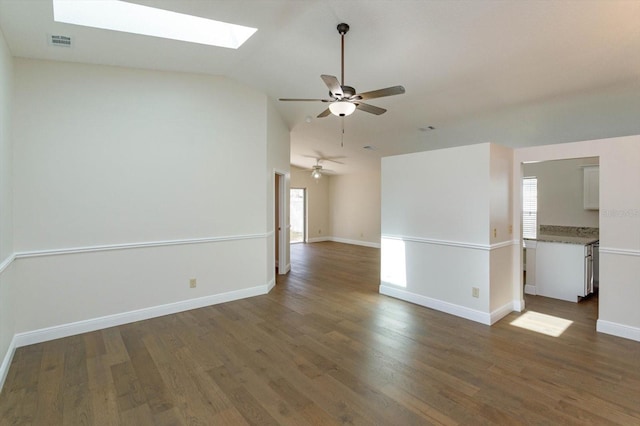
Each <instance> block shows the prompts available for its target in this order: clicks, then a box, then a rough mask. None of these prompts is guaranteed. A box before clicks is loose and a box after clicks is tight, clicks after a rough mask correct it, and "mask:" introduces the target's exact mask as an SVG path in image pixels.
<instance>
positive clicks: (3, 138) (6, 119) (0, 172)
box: [0, 32, 13, 263]
mask: <svg viewBox="0 0 640 426" xmlns="http://www.w3.org/2000/svg"><path fill="white" fill-rule="evenodd" d="M12 93H13V60H12V58H11V53H10V52H9V48H8V47H7V45H6V43H5V41H4V36H3V35H2V32H0V263H2V262H3V261H5V260H6V259H7V258H9V257H10V256H11V254H12V253H13V209H12V205H13V195H12V169H13V167H12V164H11V160H12V158H13V152H12V146H11V105H12Z"/></svg>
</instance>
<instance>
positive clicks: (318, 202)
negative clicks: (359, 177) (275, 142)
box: [291, 166, 334, 243]
mask: <svg viewBox="0 0 640 426" xmlns="http://www.w3.org/2000/svg"><path fill="white" fill-rule="evenodd" d="M332 179H334V176H326V175H325V176H323V177H322V178H320V179H314V178H312V177H311V172H310V171H308V170H305V169H302V168H300V167H296V166H291V188H304V189H306V193H307V242H310V243H313V242H317V241H326V240H328V239H330V238H331V222H330V217H329V204H330V201H329V182H330V181H331V180H332Z"/></svg>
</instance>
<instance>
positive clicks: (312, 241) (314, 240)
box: [307, 237, 331, 243]
mask: <svg viewBox="0 0 640 426" xmlns="http://www.w3.org/2000/svg"><path fill="white" fill-rule="evenodd" d="M323 241H331V237H314V238H307V242H308V243H321V242H323Z"/></svg>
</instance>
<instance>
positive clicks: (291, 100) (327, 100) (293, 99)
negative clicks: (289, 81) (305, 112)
mask: <svg viewBox="0 0 640 426" xmlns="http://www.w3.org/2000/svg"><path fill="white" fill-rule="evenodd" d="M278 100H279V101H285V102H333V99H297V98H280V99H278Z"/></svg>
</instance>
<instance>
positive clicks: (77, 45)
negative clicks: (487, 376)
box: [0, 0, 640, 173]
mask: <svg viewBox="0 0 640 426" xmlns="http://www.w3.org/2000/svg"><path fill="white" fill-rule="evenodd" d="M135 2H136V3H140V4H145V5H148V6H154V7H159V8H163V9H168V10H174V11H178V12H182V13H189V14H192V15H197V16H202V17H206V18H212V19H216V20H221V21H227V22H232V23H236V24H241V25H247V26H251V27H257V28H258V32H257V33H256V34H254V35H253V37H251V38H250V39H249V40H248V41H247V43H246V44H245V45H244V46H242V47H241V48H240V49H238V50H230V49H224V48H216V47H210V46H204V45H196V44H188V43H184V42H178V41H170V40H164V39H159V38H152V37H145V36H137V35H132V34H125V33H117V32H112V31H106V30H99V29H91V28H84V27H79V26H74V25H67V24H60V23H55V22H53V14H52V4H51V0H0V28H1V29H2V31H3V33H4V36H5V39H6V41H7V43H8V45H9V48H10V49H11V52H12V53H13V55H14V56H20V57H28V58H41V59H50V60H60V61H72V62H84V63H95V64H108V65H117V66H126V67H137V68H146V69H157V70H171V71H185V72H195V73H206V74H217V75H224V76H227V77H230V78H233V79H235V80H238V81H241V82H243V83H245V84H247V85H249V86H252V87H254V88H256V89H258V90H261V91H263V92H265V93H266V94H267V95H268V96H269V98H271V99H272V100H273V101H274V103H275V104H276V107H277V108H278V110H279V111H280V113H281V114H282V116H283V117H284V119H285V121H286V123H287V124H288V126H289V128H290V129H291V131H292V133H291V135H292V153H291V161H292V163H293V164H296V165H299V166H303V167H311V165H312V164H314V163H315V160H314V159H313V158H309V157H308V156H316V155H317V154H318V153H320V154H322V155H324V156H327V157H336V156H340V157H346V158H343V159H341V160H340V161H342V162H344V163H345V164H344V165H340V164H335V163H330V164H327V166H329V167H330V168H331V169H333V170H335V171H336V172H338V173H349V172H350V171H356V170H358V169H360V168H366V167H371V166H372V165H373V164H378V162H379V158H380V156H384V155H391V154H399V153H407V152H415V151H422V150H428V149H436V148H442V147H447V146H456V145H466V144H470V143H479V142H497V143H501V144H504V145H508V146H526V145H537V144H549V143H559V142H568V141H577V140H584V139H594V138H601V137H610V136H623V135H629V134H639V133H640V1H638V0H627V1H616V0H601V1H579V0H577V1H560V0H557V1H553V2H552V1H527V0H522V1H516V0H514V1H507V0H504V1H488V0H487V1H479V0H470V1H446V0H442V1H418V0H406V1H402V0H400V1H398V0H396V1H375V0H349V1H344V0H339V1H324V0H315V1H313V0H308V1H301V0H225V1H221V0H136V1H135ZM340 22H346V23H348V24H349V25H350V26H351V30H350V32H349V33H348V34H347V36H346V39H345V42H346V52H345V83H346V84H348V85H351V86H355V88H356V89H357V90H358V92H364V91H369V90H374V89H379V88H383V87H388V86H394V85H398V84H401V85H403V86H404V87H405V88H406V94H404V95H399V96H393V97H388V98H381V99H374V100H371V101H368V102H369V103H371V104H373V105H377V106H380V107H383V108H386V109H388V112H387V113H385V114H383V115H380V116H374V115H371V114H367V113H364V112H362V111H356V112H355V113H354V114H353V115H352V116H350V117H347V118H346V119H344V127H345V133H344V147H341V146H340V145H341V119H339V118H337V117H334V116H329V117H327V118H323V119H316V118H315V117H316V115H317V114H319V113H320V112H321V111H323V110H324V109H325V107H326V104H321V103H317V104H316V103H307V102H300V103H297V102H296V103H285V102H278V101H277V99H278V98H279V97H295V98H322V97H326V95H327V88H326V86H325V85H324V83H323V82H322V80H321V79H320V74H331V75H336V76H338V77H339V75H340V36H339V34H338V32H337V31H336V25H337V24H338V23H340ZM47 34H58V35H70V36H72V37H73V39H74V47H73V48H70V49H69V48H61V47H52V46H48V45H47V42H46V37H47ZM307 117H312V120H311V122H310V123H308V122H307V120H305V119H306V118H307ZM430 125H431V126H435V127H436V129H435V130H433V131H429V132H424V131H421V130H419V129H420V128H424V127H426V126H430ZM365 145H372V146H374V147H376V150H375V151H371V150H364V149H362V147H363V146H365Z"/></svg>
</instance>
